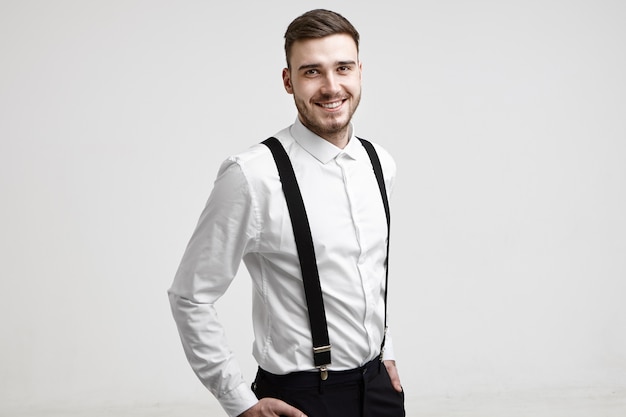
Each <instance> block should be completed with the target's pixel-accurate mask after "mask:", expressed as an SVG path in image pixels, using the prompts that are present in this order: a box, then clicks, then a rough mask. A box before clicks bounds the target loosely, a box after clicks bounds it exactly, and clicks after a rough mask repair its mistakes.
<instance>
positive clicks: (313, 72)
mask: <svg viewBox="0 0 626 417" xmlns="http://www.w3.org/2000/svg"><path fill="white" fill-rule="evenodd" d="M319 73H320V72H319V70H316V69H315V68H311V69H308V70H306V71H305V72H304V75H305V76H307V77H314V76H316V75H317V74H319Z"/></svg>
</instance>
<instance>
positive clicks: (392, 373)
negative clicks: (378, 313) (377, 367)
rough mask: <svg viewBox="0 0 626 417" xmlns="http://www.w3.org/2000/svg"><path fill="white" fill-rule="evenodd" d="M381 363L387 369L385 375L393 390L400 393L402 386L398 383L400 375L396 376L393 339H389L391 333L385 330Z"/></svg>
mask: <svg viewBox="0 0 626 417" xmlns="http://www.w3.org/2000/svg"><path fill="white" fill-rule="evenodd" d="M383 363H384V364H385V368H387V373H388V374H389V378H390V379H391V384H392V385H393V388H394V389H395V390H396V391H398V392H402V384H401V383H400V375H399V374H398V368H397V367H396V360H395V353H394V351H393V339H392V337H391V331H389V329H387V337H386V338H385V348H384V350H383Z"/></svg>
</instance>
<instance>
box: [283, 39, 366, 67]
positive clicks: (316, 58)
mask: <svg viewBox="0 0 626 417" xmlns="http://www.w3.org/2000/svg"><path fill="white" fill-rule="evenodd" d="M358 55H359V53H358V51H357V47H356V43H355V42H354V39H352V37H351V36H350V35H347V34H343V33H340V34H336V35H329V36H324V37H323V38H313V39H302V40H299V41H296V42H294V43H293V45H292V47H291V57H290V59H289V61H290V65H291V66H292V67H295V68H297V67H298V66H300V65H307V64H321V65H323V64H330V63H334V62H339V61H348V60H352V61H355V62H356V61H358Z"/></svg>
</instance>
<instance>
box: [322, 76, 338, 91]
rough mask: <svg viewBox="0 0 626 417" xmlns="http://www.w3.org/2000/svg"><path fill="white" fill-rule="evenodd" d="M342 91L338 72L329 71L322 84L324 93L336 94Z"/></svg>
mask: <svg viewBox="0 0 626 417" xmlns="http://www.w3.org/2000/svg"><path fill="white" fill-rule="evenodd" d="M339 91H341V86H340V85H339V80H338V79H337V74H335V73H334V72H328V73H327V74H326V75H325V77H324V83H323V84H322V88H321V92H322V93H324V94H336V93H338V92H339Z"/></svg>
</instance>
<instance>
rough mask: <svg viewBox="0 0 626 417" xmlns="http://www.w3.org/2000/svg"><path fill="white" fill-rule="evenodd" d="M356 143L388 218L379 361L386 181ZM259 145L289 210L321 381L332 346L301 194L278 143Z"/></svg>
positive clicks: (374, 157) (365, 143)
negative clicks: (270, 158)
mask: <svg viewBox="0 0 626 417" xmlns="http://www.w3.org/2000/svg"><path fill="white" fill-rule="evenodd" d="M359 140H360V141H361V143H362V144H363V146H364V147H365V150H366V151H367V153H368V155H369V157H370V160H371V162H372V167H373V169H374V174H375V176H376V181H377V182H378V188H379V190H380V194H381V197H382V200H383V205H384V208H385V215H386V217H387V259H386V262H385V270H386V272H385V295H384V301H385V329H384V332H385V333H384V335H383V341H382V344H381V359H382V350H383V348H384V345H385V337H386V333H387V284H388V277H389V268H388V260H389V231H390V216H389V203H388V201H387V191H386V188H385V180H384V177H383V171H382V167H381V165H380V160H379V159H378V155H377V154H376V151H375V150H374V147H373V146H372V144H371V143H370V142H368V141H366V140H365V139H360V138H359ZM262 143H263V144H264V145H266V146H267V147H268V148H269V149H270V151H271V152H272V156H273V157H274V161H275V162H276V167H277V168H278V174H279V176H280V181H281V183H282V187H283V192H284V194H285V199H286V201H287V208H288V210H289V216H290V217H291V225H292V228H293V233H294V238H295V241H296V248H297V250H298V259H299V260H300V269H301V270H302V280H303V283H304V292H305V297H306V302H307V306H308V312H309V322H310V325H311V336H312V339H313V361H314V363H315V366H316V367H317V368H319V369H320V371H321V378H322V379H326V378H327V377H328V372H327V367H328V365H330V363H331V356H330V349H331V345H330V340H329V337H328V325H327V322H326V312H325V310H324V300H323V299H322V289H321V286H320V279H319V272H318V270H317V261H316V259H315V250H314V247H313V239H312V237H311V228H310V226H309V220H308V217H307V214H306V210H305V207H304V202H303V200H302V194H301V193H300V187H299V186H298V182H297V180H296V176H295V173H294V171H293V167H292V165H291V161H290V160H289V156H288V155H287V152H286V151H285V149H284V148H283V146H282V145H281V143H280V141H279V140H278V139H276V138H274V137H271V138H269V139H266V140H264V141H263V142H262Z"/></svg>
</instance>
